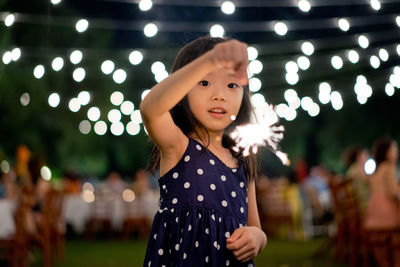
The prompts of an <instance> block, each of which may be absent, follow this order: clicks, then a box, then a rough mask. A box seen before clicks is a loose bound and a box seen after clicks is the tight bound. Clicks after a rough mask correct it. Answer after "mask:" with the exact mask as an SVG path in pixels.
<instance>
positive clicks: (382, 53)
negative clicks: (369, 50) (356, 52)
mask: <svg viewBox="0 0 400 267" xmlns="http://www.w3.org/2000/svg"><path fill="white" fill-rule="evenodd" d="M379 58H380V59H381V60H382V61H388V59H389V53H388V51H387V50H386V49H385V48H381V49H379Z"/></svg>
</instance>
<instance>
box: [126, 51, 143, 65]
mask: <svg viewBox="0 0 400 267" xmlns="http://www.w3.org/2000/svg"><path fill="white" fill-rule="evenodd" d="M142 60H143V54H142V53H141V52H140V51H138V50H134V51H132V52H131V53H130V54H129V62H130V63H131V64H132V65H139V64H140V63H141V62H142Z"/></svg>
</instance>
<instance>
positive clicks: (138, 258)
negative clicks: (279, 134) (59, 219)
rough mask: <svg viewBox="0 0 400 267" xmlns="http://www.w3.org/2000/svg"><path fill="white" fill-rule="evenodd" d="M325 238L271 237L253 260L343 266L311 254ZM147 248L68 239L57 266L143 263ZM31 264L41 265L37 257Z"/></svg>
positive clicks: (282, 265) (269, 266)
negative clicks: (307, 239)
mask: <svg viewBox="0 0 400 267" xmlns="http://www.w3.org/2000/svg"><path fill="white" fill-rule="evenodd" d="M325 241H326V240H325V239H314V240H309V241H282V240H270V241H269V242H268V245H267V247H266V248H265V249H264V251H263V252H262V253H261V254H260V255H258V256H257V258H256V259H255V263H256V266H258V267H264V266H265V267H291V266H296V267H314V266H315V267H317V266H318V267H333V266H335V267H336V266H340V267H342V266H343V267H345V266H346V265H343V264H339V263H337V262H335V261H334V260H333V256H332V251H328V252H326V253H323V254H322V255H320V256H318V257H311V255H312V254H313V253H314V252H315V251H316V250H317V249H318V248H319V247H320V246H321V245H322V244H323V243H324V242H325ZM145 250H146V242H144V241H133V240H130V241H120V240H115V241H106V240H96V241H92V242H89V241H84V240H80V239H78V240H68V241H67V244H66V258H65V260H64V261H63V262H61V263H59V264H57V265H56V267H67V266H68V267H74V266H85V267H117V266H118V267H121V266H123V267H124V266H132V267H136V266H142V265H143V257H144V254H145ZM32 266H41V264H40V259H39V258H37V260H35V263H34V264H33V265H32Z"/></svg>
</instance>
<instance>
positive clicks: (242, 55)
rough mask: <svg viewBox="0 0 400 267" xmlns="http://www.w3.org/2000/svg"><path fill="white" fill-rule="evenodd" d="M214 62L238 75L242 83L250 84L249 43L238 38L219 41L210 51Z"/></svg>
mask: <svg viewBox="0 0 400 267" xmlns="http://www.w3.org/2000/svg"><path fill="white" fill-rule="evenodd" d="M208 54H209V56H210V58H211V60H212V62H213V63H214V64H215V65H216V66H217V67H218V68H223V69H225V70H227V71H228V73H230V74H232V75H234V76H236V77H237V78H238V79H239V81H240V83H241V84H242V85H247V84H248V76H247V66H248V65H249V59H248V55H247V44H245V43H242V42H239V41H237V40H230V41H226V42H222V43H218V44H216V45H215V46H214V48H213V49H212V50H210V51H209V53H208Z"/></svg>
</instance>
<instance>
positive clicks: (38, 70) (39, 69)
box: [33, 65, 45, 79]
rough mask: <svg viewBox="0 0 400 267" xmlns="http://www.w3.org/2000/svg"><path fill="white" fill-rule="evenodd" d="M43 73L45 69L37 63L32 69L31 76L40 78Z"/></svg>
mask: <svg viewBox="0 0 400 267" xmlns="http://www.w3.org/2000/svg"><path fill="white" fill-rule="evenodd" d="M44 73H45V69H44V66H43V65H37V66H36V67H35V68H34V69H33V76H35V78H36V79H40V78H42V77H43V75H44Z"/></svg>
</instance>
